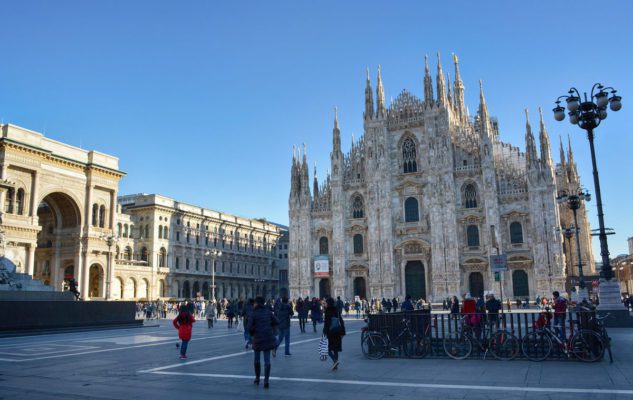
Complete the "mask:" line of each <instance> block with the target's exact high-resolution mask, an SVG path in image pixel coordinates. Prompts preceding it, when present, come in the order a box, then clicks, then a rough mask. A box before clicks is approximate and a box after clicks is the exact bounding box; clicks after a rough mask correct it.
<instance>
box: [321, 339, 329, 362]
mask: <svg viewBox="0 0 633 400" xmlns="http://www.w3.org/2000/svg"><path fill="white" fill-rule="evenodd" d="M327 356H328V340H327V336H325V335H323V336H321V340H319V359H320V360H321V361H326V360H327Z"/></svg>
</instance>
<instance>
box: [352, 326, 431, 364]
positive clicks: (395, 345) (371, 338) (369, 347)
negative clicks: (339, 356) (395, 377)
mask: <svg viewBox="0 0 633 400" xmlns="http://www.w3.org/2000/svg"><path fill="white" fill-rule="evenodd" d="M400 323H401V325H402V326H403V329H402V330H401V331H400V333H399V334H398V336H396V337H395V338H394V339H393V340H392V338H391V336H390V335H389V331H388V329H387V328H386V327H384V328H383V329H382V331H381V332H377V331H369V330H367V331H366V332H363V334H364V335H365V336H364V338H363V339H362V342H361V349H362V351H363V354H364V355H365V357H367V358H369V359H370V360H378V359H381V358H383V357H385V356H386V355H387V354H390V353H391V352H394V351H398V350H399V348H402V351H403V352H404V355H405V356H406V357H410V358H423V357H425V356H426V355H427V354H428V353H429V351H430V348H431V339H430V337H428V335H426V334H424V335H417V334H416V333H415V332H414V331H413V330H412V329H411V322H410V321H409V320H408V319H407V318H402V320H401V321H400ZM428 329H430V328H428V327H427V330H428ZM426 333H428V332H426Z"/></svg>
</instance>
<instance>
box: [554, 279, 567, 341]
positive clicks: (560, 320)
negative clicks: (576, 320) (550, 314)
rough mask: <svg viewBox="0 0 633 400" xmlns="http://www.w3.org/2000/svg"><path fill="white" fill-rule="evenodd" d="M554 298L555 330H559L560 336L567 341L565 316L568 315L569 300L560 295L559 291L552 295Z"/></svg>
mask: <svg viewBox="0 0 633 400" xmlns="http://www.w3.org/2000/svg"><path fill="white" fill-rule="evenodd" d="M552 295H553V296H554V328H555V329H558V334H559V335H558V336H559V337H560V339H561V340H562V341H565V340H567V332H566V330H565V314H567V299H565V298H564V297H563V296H561V295H560V293H559V292H558V291H555V292H553V293H552Z"/></svg>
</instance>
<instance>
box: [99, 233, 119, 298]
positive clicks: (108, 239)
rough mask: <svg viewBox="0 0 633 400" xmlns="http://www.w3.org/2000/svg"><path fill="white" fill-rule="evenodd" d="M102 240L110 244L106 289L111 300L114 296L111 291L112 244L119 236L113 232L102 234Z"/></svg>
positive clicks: (106, 293)
mask: <svg viewBox="0 0 633 400" xmlns="http://www.w3.org/2000/svg"><path fill="white" fill-rule="evenodd" d="M101 240H104V241H105V242H106V245H107V246H108V261H107V267H106V291H105V299H106V300H110V299H111V297H112V293H111V287H112V286H111V284H112V246H114V244H115V243H116V241H117V237H116V236H115V235H113V234H109V235H103V236H101Z"/></svg>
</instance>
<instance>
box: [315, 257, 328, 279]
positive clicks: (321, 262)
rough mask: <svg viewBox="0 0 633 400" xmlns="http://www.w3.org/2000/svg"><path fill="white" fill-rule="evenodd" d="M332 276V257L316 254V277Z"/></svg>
mask: <svg viewBox="0 0 633 400" xmlns="http://www.w3.org/2000/svg"><path fill="white" fill-rule="evenodd" d="M327 276H330V257H328V256H316V257H314V277H315V278H317V277H327Z"/></svg>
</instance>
